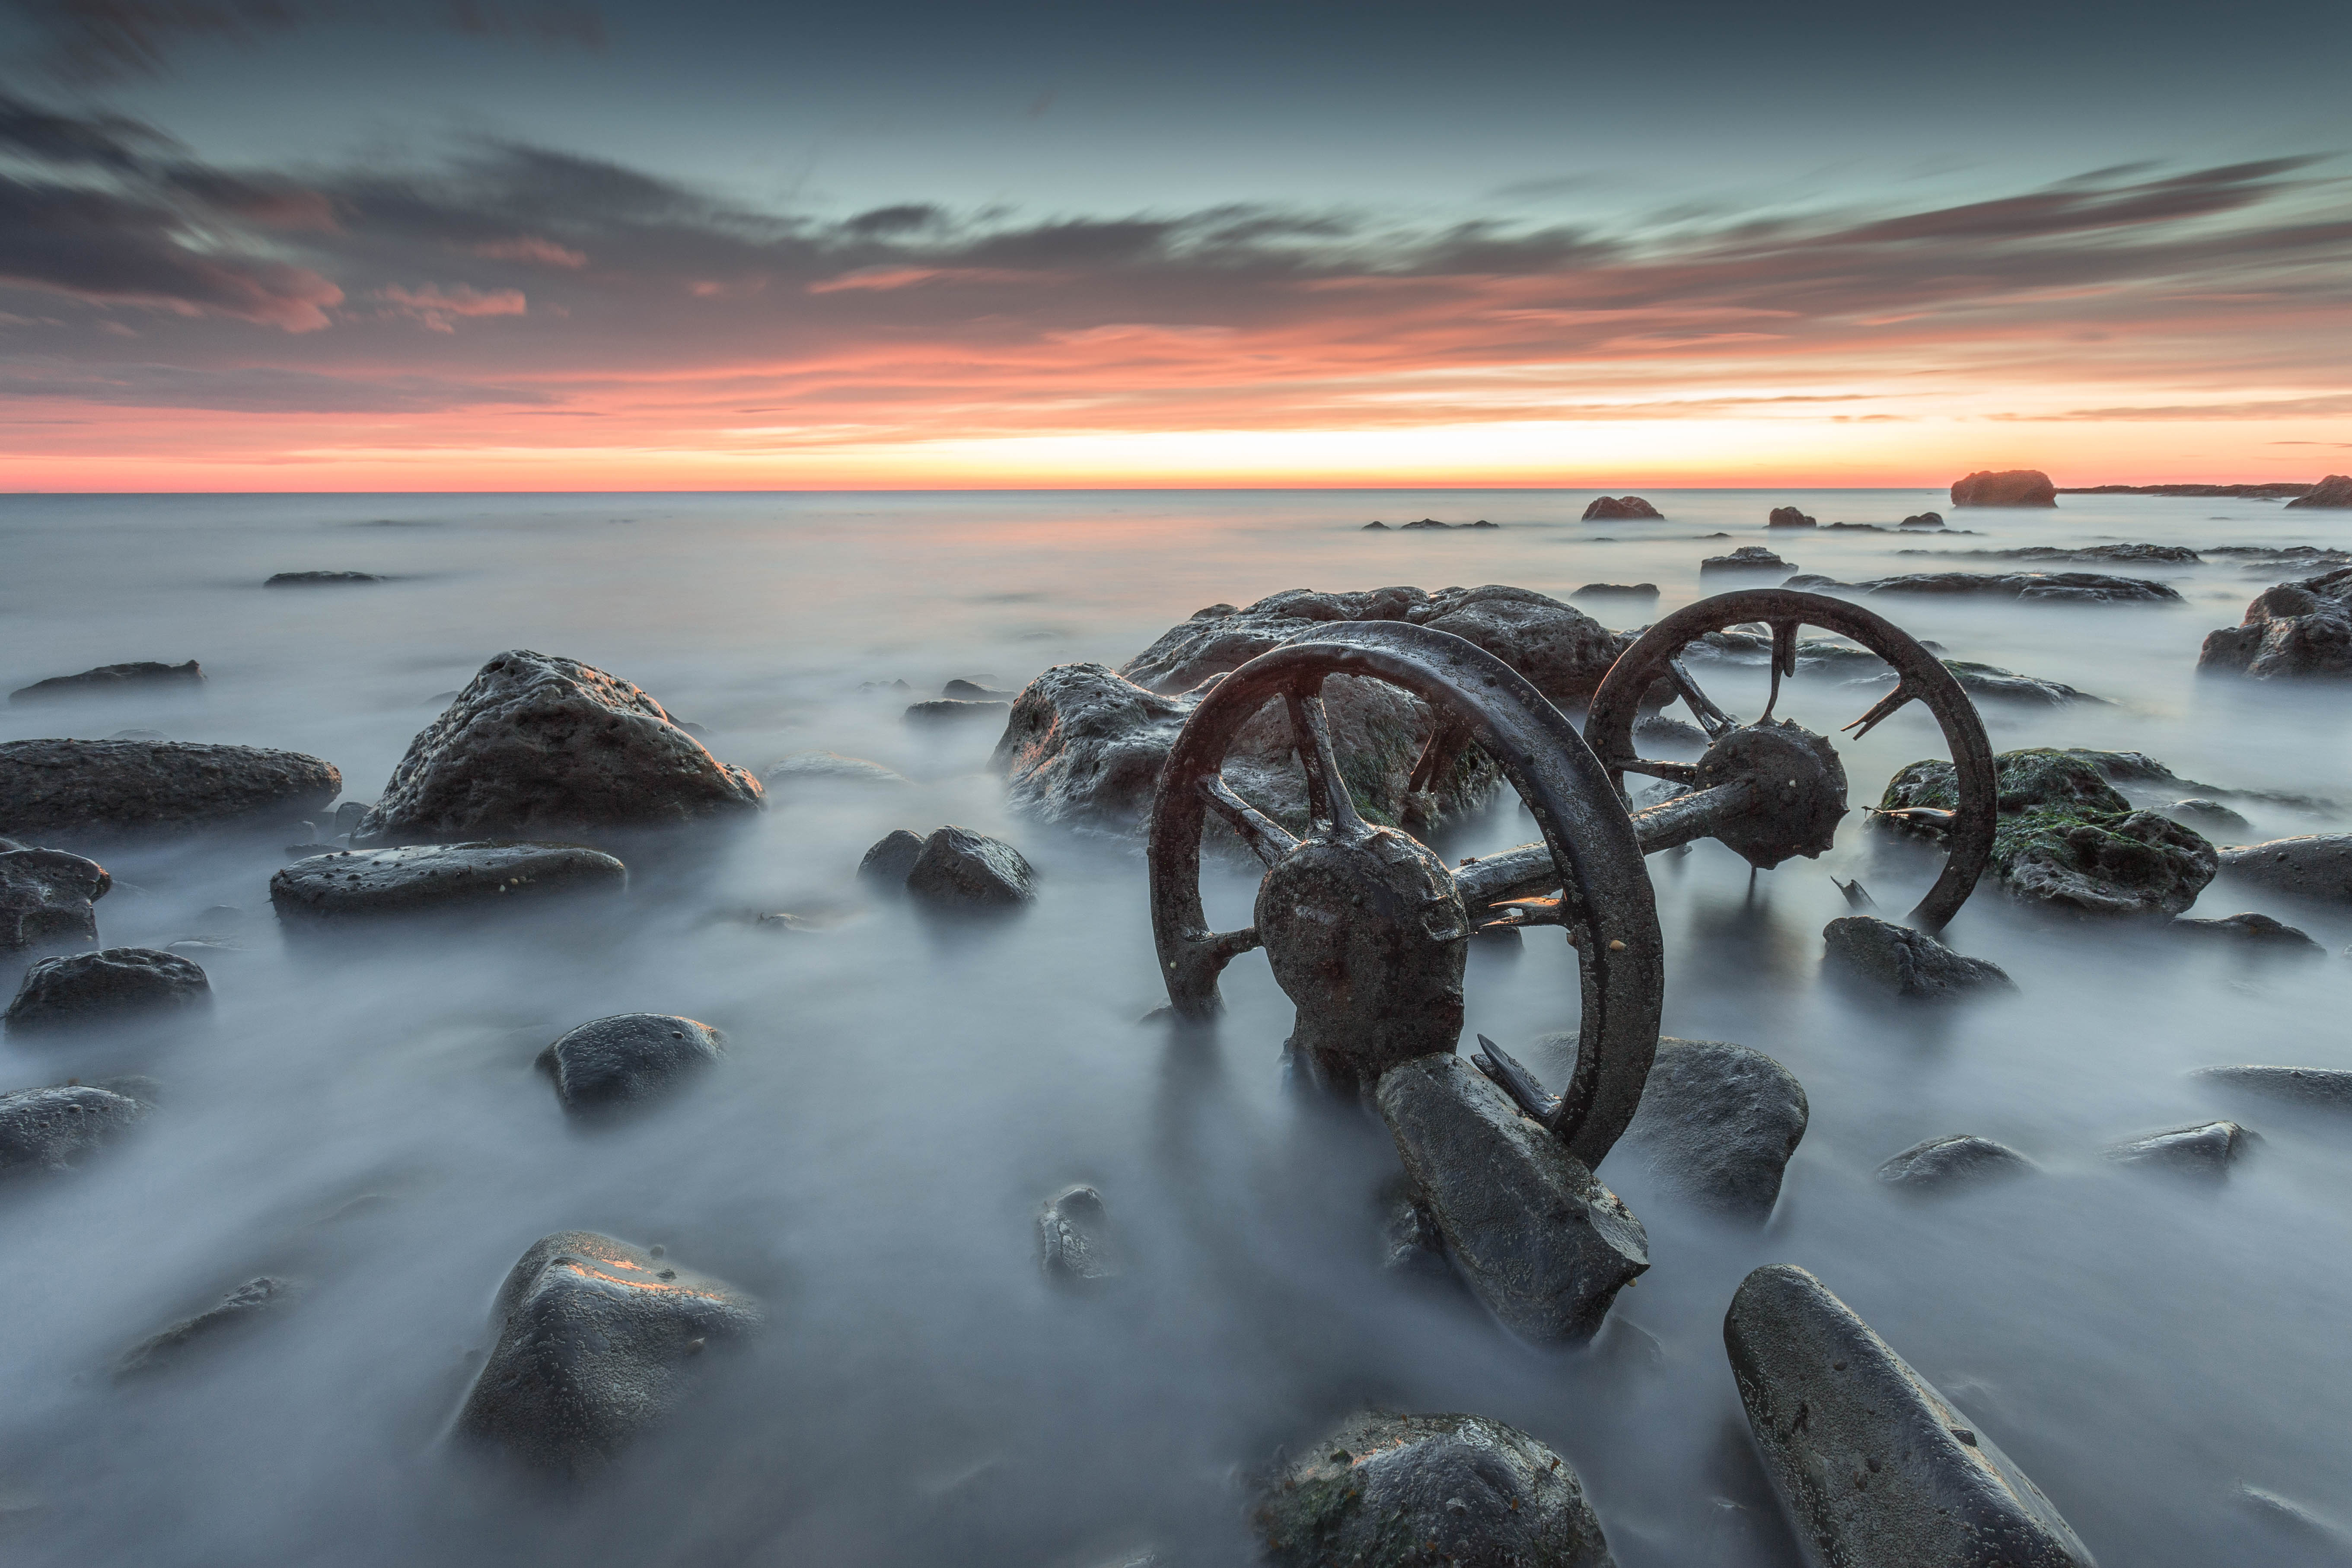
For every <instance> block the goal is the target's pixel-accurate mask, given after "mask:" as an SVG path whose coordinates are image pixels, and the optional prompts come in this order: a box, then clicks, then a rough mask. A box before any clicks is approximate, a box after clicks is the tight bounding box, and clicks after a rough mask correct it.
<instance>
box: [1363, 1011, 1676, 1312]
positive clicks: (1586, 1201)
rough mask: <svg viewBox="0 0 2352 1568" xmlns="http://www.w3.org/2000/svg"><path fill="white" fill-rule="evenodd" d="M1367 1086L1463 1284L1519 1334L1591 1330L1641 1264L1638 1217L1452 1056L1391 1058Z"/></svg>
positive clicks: (1644, 1240) (1643, 1245)
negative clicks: (1396, 1061)
mask: <svg viewBox="0 0 2352 1568" xmlns="http://www.w3.org/2000/svg"><path fill="white" fill-rule="evenodd" d="M1375 1098H1376V1100H1377V1101H1378V1103H1379V1105H1380V1110H1381V1117H1382V1118H1383V1119H1384V1120H1385V1121H1387V1122H1388V1125H1389V1131H1390V1132H1391V1134H1392V1135H1393V1136H1394V1137H1395V1139H1396V1145H1397V1154H1398V1157H1399V1158H1400V1159H1401V1160H1402V1162H1403V1163H1404V1170H1405V1174H1406V1176H1407V1177H1408V1178H1410V1179H1411V1181H1412V1186H1413V1191H1414V1194H1415V1195H1416V1196H1417V1197H1418V1198H1419V1199H1420V1201H1421V1202H1422V1204H1423V1205H1424V1206H1426V1208H1427V1209H1428V1211H1429V1213H1430V1215H1431V1216H1432V1217H1433V1219H1434V1220H1435V1221H1436V1223H1437V1227H1438V1230H1439V1232H1440V1234H1441V1235H1443V1236H1444V1238H1445V1249H1446V1254H1447V1256H1448V1257H1449V1258H1452V1259H1453V1261H1454V1267H1455V1268H1458V1269H1459V1270H1460V1271H1461V1273H1462V1277H1463V1279H1464V1280H1465V1282H1466V1283H1467V1284H1468V1285H1469V1287H1470V1289H1471V1290H1472V1291H1473V1292H1475V1294H1476V1296H1477V1297H1478V1299H1479V1300H1481V1301H1484V1302H1485V1303H1486V1306H1487V1308H1488V1310H1491V1311H1493V1312H1494V1314H1495V1315H1496V1317H1497V1318H1499V1319H1500V1320H1501V1321H1503V1323H1504V1324H1505V1326H1506V1327H1507V1328H1509V1329H1511V1330H1513V1331H1515V1332H1517V1333H1518V1334H1521V1335H1523V1336H1524V1337H1526V1338H1528V1339H1530V1340H1534V1341H1537V1342H1569V1343H1577V1344H1580V1343H1582V1342H1585V1341H1587V1340H1590V1339H1591V1337H1592V1335H1593V1333H1594V1331H1596V1330H1598V1329H1599V1328H1600V1327H1601V1320H1602V1319H1603V1318H1604V1317H1606V1316H1607V1315H1608V1311H1609V1304H1610V1303H1611V1302H1612V1301H1613V1300H1616V1298H1617V1292H1618V1291H1619V1290H1620V1289H1622V1288H1623V1287H1624V1286H1625V1285H1626V1284H1627V1283H1628V1282H1629V1281H1631V1280H1632V1279H1634V1278H1636V1277H1637V1276H1639V1275H1640V1274H1642V1273H1643V1271H1644V1270H1646V1269H1647V1268H1649V1267H1650V1254H1649V1239H1648V1237H1646V1236H1645V1235H1644V1234H1643V1229H1642V1222H1641V1221H1640V1220H1638V1219H1635V1218H1634V1217H1633V1213H1632V1212H1631V1211H1630V1210H1628V1209H1627V1208H1626V1207H1625V1205H1623V1204H1622V1203H1621V1202H1619V1201H1618V1198H1617V1194H1614V1193H1612V1192H1611V1191H1610V1190H1609V1189H1608V1188H1607V1187H1604V1186H1602V1185H1601V1184H1600V1182H1599V1181H1597V1180H1595V1179H1594V1177H1593V1174H1592V1173H1591V1171H1590V1170H1589V1169H1587V1168H1586V1167H1585V1164H1584V1163H1583V1162H1582V1161H1580V1160H1579V1159H1577V1158H1576V1157H1575V1156H1573V1155H1571V1154H1570V1153H1569V1152H1568V1150H1567V1149H1566V1148H1565V1147H1564V1146H1562V1144H1561V1143H1560V1142H1559V1139H1557V1138H1555V1137H1553V1136H1552V1134H1551V1133H1550V1132H1549V1131H1546V1130H1545V1128H1544V1127H1543V1126H1542V1125H1541V1124H1539V1123H1538V1122H1536V1121H1532V1120H1530V1119H1529V1118H1528V1117H1526V1116H1524V1115H1522V1114H1520V1112H1519V1110H1518V1108H1517V1106H1515V1105H1513V1104H1512V1103H1511V1101H1510V1100H1508V1099H1507V1097H1506V1096H1505V1095H1504V1093H1503V1091H1502V1090H1501V1089H1497V1088H1496V1087H1495V1085H1494V1084H1492V1083H1490V1082H1488V1081H1487V1079H1486V1077H1485V1076H1484V1075H1482V1074H1481V1073H1479V1071H1478V1070H1477V1069H1476V1068H1473V1067H1472V1066H1471V1065H1470V1064H1469V1063H1468V1062H1467V1061H1465V1060H1464V1059H1463V1058H1460V1057H1458V1056H1455V1055H1453V1054H1452V1053H1450V1052H1446V1053H1441V1054H1438V1055H1434V1056H1426V1057H1421V1058H1415V1059H1414V1060H1412V1061H1408V1062H1404V1063H1402V1064H1400V1065H1399V1066H1396V1067H1393V1068H1390V1069H1389V1070H1388V1071H1387V1072H1386V1073H1384V1074H1382V1075H1381V1080H1380V1086H1379V1088H1378V1089H1377V1090H1376V1092H1375Z"/></svg>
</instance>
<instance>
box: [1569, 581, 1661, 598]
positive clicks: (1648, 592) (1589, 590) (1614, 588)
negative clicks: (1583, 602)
mask: <svg viewBox="0 0 2352 1568" xmlns="http://www.w3.org/2000/svg"><path fill="white" fill-rule="evenodd" d="M1657 596H1658V585H1657V584H1655V583H1587V584H1585V585H1584V586H1583V587H1581V588H1579V589H1577V590H1576V592H1574V593H1572V594H1570V595H1569V597H1570V598H1571V599H1654V598H1656V597H1657Z"/></svg>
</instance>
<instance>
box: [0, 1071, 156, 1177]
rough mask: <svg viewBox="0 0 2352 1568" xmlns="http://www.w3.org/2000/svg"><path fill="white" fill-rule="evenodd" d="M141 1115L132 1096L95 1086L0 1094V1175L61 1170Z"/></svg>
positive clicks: (61, 1086)
mask: <svg viewBox="0 0 2352 1568" xmlns="http://www.w3.org/2000/svg"><path fill="white" fill-rule="evenodd" d="M145 1114H147V1106H146V1104H145V1103H144V1102H143V1101H142V1100H139V1099H138V1098H136V1097H135V1096H132V1095H129V1094H124V1093H121V1092H120V1091H119V1090H117V1089H105V1088H101V1087H100V1086H99V1085H97V1084H88V1083H67V1084H58V1086H56V1087H55V1088H52V1089H16V1090H13V1091H11V1092H10V1093H7V1094H0V1177H10V1176H22V1175H28V1174H31V1173H35V1172H39V1171H62V1170H65V1169H67V1168H68V1167H69V1166H71V1165H73V1164H74V1163H77V1162H78V1161H79V1159H80V1158H81V1157H82V1156H83V1155H84V1154H87V1153H89V1152H90V1151H91V1150H93V1149H97V1148H100V1147H101V1146H102V1145H104V1144H107V1143H110V1142H113V1141H114V1139H115V1138H117V1137H118V1136H120V1135H121V1132H122V1131H123V1130H124V1129H126V1128H128V1127H129V1126H130V1125H131V1123H132V1122H134V1121H138V1120H139V1119H140V1118H141V1117H142V1116H144V1115H145Z"/></svg>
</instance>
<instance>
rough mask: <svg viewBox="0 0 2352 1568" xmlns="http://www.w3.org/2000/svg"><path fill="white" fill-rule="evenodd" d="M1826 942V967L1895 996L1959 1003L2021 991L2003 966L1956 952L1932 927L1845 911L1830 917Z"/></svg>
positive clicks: (1823, 953) (1823, 945)
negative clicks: (1968, 998)
mask: <svg viewBox="0 0 2352 1568" xmlns="http://www.w3.org/2000/svg"><path fill="white" fill-rule="evenodd" d="M1822 967H1823V968H1824V969H1826V970H1828V971H1829V972H1830V973H1833V974H1836V975H1838V976H1840V977H1841V978H1843V979H1846V980H1850V981H1854V982H1858V983H1860V984H1864V985H1866V986H1869V987H1871V988H1872V989H1874V990H1877V991H1882V992H1885V994H1888V995H1892V996H1906V997H1909V998H1912V999H1913V1000H1916V1001H1922V1002H1955V1001H1958V1000H1959V999H1961V998H1962V997H1965V996H1969V995H1975V994H1982V993H1986V992H2001V991H2014V990H2016V989H2017V986H2016V984H2015V983H2014V982H2012V981H2011V979H2010V977H2009V973H2008V972H2007V971H2006V970H2004V969H2002V968H2001V967H2000V965H1999V964H1997V963H1992V962H1990V960H1988V959H1982V958H1969V957H1968V956H1967V955H1966V954H1964V953H1958V952H1953V951H1952V950H1951V949H1950V948H1948V947H1946V946H1945V945H1944V944H1943V943H1942V942H1937V940H1936V939H1935V938H1934V937H1932V936H1929V935H1928V934H1927V932H1926V931H1913V930H1912V929H1911V928H1910V927H1908V926H1899V925H1896V924H1895V922H1894V921H1883V920H1880V919H1879V918H1878V917H1877V916H1875V915H1844V916H1842V917H1840V918H1839V919H1837V920H1833V921H1830V923H1829V924H1827V925H1825V926H1823V927H1822Z"/></svg>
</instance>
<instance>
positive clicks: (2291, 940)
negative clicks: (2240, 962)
mask: <svg viewBox="0 0 2352 1568" xmlns="http://www.w3.org/2000/svg"><path fill="white" fill-rule="evenodd" d="M2167 929H2168V930H2171V931H2179V933H2180V934H2181V935H2183V936H2192V937H2195V938H2197V939H2198V940H2199V941H2200V942H2221V943H2226V944H2228V945H2230V946H2232V947H2243V948H2251V949H2258V950H2260V951H2262V952H2275V953H2284V954H2288V955H2290V956H2301V957H2306V958H2324V957H2326V955H2327V950H2326V948H2324V947H2322V946H2320V945H2319V944H2318V943H2317V942H2314V941H2312V940H2311V938H2310V937H2309V936H2307V935H2305V933H2304V932H2302V931H2297V930H2295V929H2294V927H2293V926H2291V925H2287V924H2284V922H2282V921H2274V920H2273V919H2272V918H2271V917H2270V916H2268V915H2259V914H2254V913H2252V911H2248V912H2247V913H2244V914H2236V915H2228V916H2225V917H2223V918H2221V919H2220V920H2210V921H2192V920H2177V921H2173V922H2172V924H2171V925H2170V926H2169V927H2168V928H2167Z"/></svg>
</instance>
